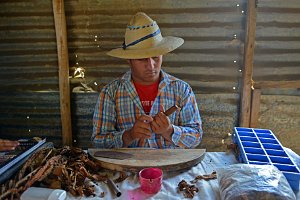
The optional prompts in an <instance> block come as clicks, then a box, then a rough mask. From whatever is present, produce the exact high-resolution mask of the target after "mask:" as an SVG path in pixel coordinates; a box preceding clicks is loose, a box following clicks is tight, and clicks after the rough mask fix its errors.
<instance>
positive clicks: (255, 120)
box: [250, 89, 261, 128]
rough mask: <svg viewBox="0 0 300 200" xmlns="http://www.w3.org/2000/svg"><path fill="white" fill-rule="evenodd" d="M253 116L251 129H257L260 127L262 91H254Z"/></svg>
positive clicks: (251, 116) (252, 99) (251, 117)
mask: <svg viewBox="0 0 300 200" xmlns="http://www.w3.org/2000/svg"><path fill="white" fill-rule="evenodd" d="M251 97H252V98H251V115H250V127H251V128H257V127H258V118H259V111H260V97H261V90H260V89H255V90H252V96H251Z"/></svg>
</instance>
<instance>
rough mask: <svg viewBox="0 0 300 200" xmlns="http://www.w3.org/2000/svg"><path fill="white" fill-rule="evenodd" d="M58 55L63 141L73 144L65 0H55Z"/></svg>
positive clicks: (53, 3)
mask: <svg viewBox="0 0 300 200" xmlns="http://www.w3.org/2000/svg"><path fill="white" fill-rule="evenodd" d="M52 5H53V14H54V22H55V32H56V43H57V55H58V65H59V93H60V114H61V123H62V143H63V145H69V146H72V124H71V109H70V84H69V56H68V44H67V26H66V16H65V9H64V1H63V0H53V1H52Z"/></svg>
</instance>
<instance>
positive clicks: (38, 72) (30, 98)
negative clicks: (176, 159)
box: [0, 0, 300, 151]
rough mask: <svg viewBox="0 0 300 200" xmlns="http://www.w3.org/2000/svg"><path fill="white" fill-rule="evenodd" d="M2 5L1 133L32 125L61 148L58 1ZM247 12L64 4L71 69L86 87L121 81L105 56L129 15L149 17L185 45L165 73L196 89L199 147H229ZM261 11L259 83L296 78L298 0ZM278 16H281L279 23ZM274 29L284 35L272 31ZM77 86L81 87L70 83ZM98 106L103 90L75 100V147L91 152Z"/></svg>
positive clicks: (197, 5) (194, 1)
mask: <svg viewBox="0 0 300 200" xmlns="http://www.w3.org/2000/svg"><path fill="white" fill-rule="evenodd" d="M0 4H1V7H2V8H4V9H1V11H0V15H1V19H0V36H1V37H0V41H1V42H0V46H1V48H0V55H1V56H0V69H1V72H0V77H1V80H0V81H1V84H0V87H1V90H2V91H3V92H2V93H1V94H0V95H1V98H2V100H1V106H0V109H1V111H0V116H1V119H3V120H1V122H0V123H1V129H0V130H1V135H5V136H10V135H11V134H10V133H13V134H14V135H15V136H16V137H17V136H24V135H28V134H29V133H28V132H29V131H28V130H29V128H31V129H30V130H31V134H32V135H34V134H42V135H44V136H47V137H49V139H51V140H53V141H56V144H60V143H59V142H60V141H59V139H60V137H61V127H60V126H61V124H60V112H59V94H58V67H57V55H56V40H55V29H54V20H53V14H52V2H51V1H50V0H48V1H45V0H40V1H25V0H23V1H22V0H18V1H1V2H0ZM287 5H288V7H287ZM246 6H247V4H246V0H201V1H200V0H190V1H179V0H166V1H158V0H153V1H146V0H139V1H137V0H132V1H126V0H114V1H109V0H101V1H100V0H98V1H96V0H76V1H75V0H65V11H66V18H67V26H68V27H67V30H68V47H69V58H70V67H73V66H75V65H76V62H77V63H78V65H79V66H82V67H84V68H85V70H86V71H85V76H86V83H88V84H89V85H90V86H91V87H93V88H94V89H96V86H95V85H94V83H95V82H96V83H97V84H98V86H99V87H98V90H99V89H100V88H101V87H102V86H103V85H104V84H106V83H107V82H109V81H110V80H112V79H114V78H116V77H118V76H120V75H121V74H123V73H124V72H125V71H127V70H128V66H127V64H126V62H125V61H124V60H121V59H116V58H111V57H109V56H107V55H106V54H105V52H106V51H107V50H110V49H112V48H115V47H117V46H119V45H121V43H122V42H123V37H124V32H125V27H126V24H127V22H128V21H129V19H130V17H131V16H132V15H133V14H135V13H136V12H138V11H143V12H146V13H147V14H148V15H149V16H150V17H152V18H153V19H154V20H156V21H157V22H158V24H159V26H160V28H161V31H162V34H163V35H166V36H167V35H173V36H179V37H183V38H184V39H185V43H184V45H183V46H182V47H180V48H179V49H177V50H175V51H174V52H173V53H171V54H168V55H167V56H165V57H164V63H163V69H164V70H165V71H167V72H169V73H171V74H173V75H175V76H177V77H178V78H181V79H183V80H185V81H186V82H188V83H190V85H191V86H192V87H193V89H194V91H195V93H196V96H197V100H198V104H199V108H200V110H201V115H202V119H203V128H204V132H205V137H204V141H203V142H202V147H205V148H207V149H208V150H211V151H213V150H224V145H222V143H221V140H222V138H223V137H224V135H225V134H227V133H228V132H231V130H232V128H233V127H234V126H236V125H237V124H238V123H237V122H238V107H239V91H240V87H241V86H240V82H241V80H240V79H241V75H242V73H241V70H242V66H243V50H244V49H243V48H244V47H243V44H244V39H245V38H244V37H245V27H246V25H245V23H246V10H247V9H246ZM258 6H259V9H258V11H259V13H258V20H257V21H258V24H257V43H256V45H257V48H256V49H255V56H254V57H255V62H254V68H255V69H254V78H255V80H274V76H273V75H274V74H275V76H276V77H278V78H280V76H281V77H285V79H284V80H296V79H297V80H299V78H297V75H299V56H298V57H296V56H295V54H297V53H298V55H299V45H298V48H297V44H296V43H297V42H298V44H299V21H297V19H299V14H297V13H299V12H298V11H299V9H300V6H299V3H298V2H297V1H296V0H294V1H291V0H288V1H285V3H282V2H281V1H271V0H268V1H266V0H265V1H259V2H258ZM281 9H283V11H282V10H281ZM274 11H276V12H275V14H277V13H279V14H281V15H280V17H279V18H276V16H275V14H274ZM272 15H273V16H274V19H273V20H272ZM266 16H267V17H266ZM297 16H298V18H297ZM291 19H292V20H294V21H293V22H290V20H291ZM277 26H279V28H281V29H282V31H281V32H274V30H277V29H278V28H275V27H277ZM264 28H266V29H267V31H266V30H263V29H264ZM290 28H291V29H293V31H292V30H290ZM272 30H273V31H272ZM284 30H286V31H284ZM278 39H279V40H278ZM289 44H291V45H289ZM282 55H285V56H282ZM273 56H276V59H275V60H274V57H273ZM286 56H288V57H286ZM283 62H285V64H283ZM297 63H298V64H297ZM273 66H274V67H276V70H273V69H274V68H273ZM258 70H260V72H259V71H258ZM297 70H298V71H297ZM295 72H296V73H295ZM298 77H299V76H298ZM280 80H281V79H280ZM73 81H74V80H72V82H73ZM75 86H78V84H72V85H71V87H72V88H73V87H75ZM25 91H32V92H30V93H25ZM37 91H44V92H37ZM12 92H14V93H12ZM267 92H269V91H267ZM297 92H298V91H297V90H289V91H288V92H286V91H280V92H279V93H278V94H279V95H280V94H283V95H289V94H293V95H298V93H297ZM48 96H49V98H48ZM284 97H286V98H288V96H284ZM263 98H265V97H263ZM96 99H97V93H73V94H72V105H71V107H72V108H71V109H72V123H73V137H74V140H76V143H75V145H79V146H83V147H87V146H89V145H90V144H89V141H88V139H89V137H90V134H91V129H92V121H91V120H92V113H93V109H94V105H95V102H96ZM295 100H296V102H294V101H293V102H294V104H295V105H299V101H298V103H297V99H295ZM263 104H264V102H263ZM20 108H21V109H20ZM262 109H263V106H262ZM28 113H29V114H30V117H29V119H28V118H27V116H28ZM291 114H292V113H291ZM298 114H299V112H298ZM6 115H8V116H10V117H9V118H8V119H7V118H6ZM273 117H274V116H268V118H273ZM40 119H41V120H40ZM43 119H44V120H43ZM50 122H51V123H50ZM262 125H265V124H262ZM47 127H48V129H47ZM33 130H36V131H33ZM298 130H299V129H298ZM298 133H299V132H298Z"/></svg>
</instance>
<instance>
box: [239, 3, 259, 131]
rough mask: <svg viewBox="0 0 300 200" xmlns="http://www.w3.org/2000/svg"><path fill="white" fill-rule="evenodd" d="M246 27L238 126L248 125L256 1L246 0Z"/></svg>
mask: <svg viewBox="0 0 300 200" xmlns="http://www.w3.org/2000/svg"><path fill="white" fill-rule="evenodd" d="M247 7H248V8H247V29H246V31H247V32H246V39H245V40H246V41H245V48H244V70H243V84H242V91H241V92H242V93H241V102H240V126H242V127H249V126H250V109H251V108H250V106H251V105H250V104H251V80H252V74H253V55H254V47H255V31H256V1H255V0H248V6H247Z"/></svg>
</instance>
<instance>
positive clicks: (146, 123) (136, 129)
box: [123, 115, 153, 146]
mask: <svg viewBox="0 0 300 200" xmlns="http://www.w3.org/2000/svg"><path fill="white" fill-rule="evenodd" d="M152 121H153V118H152V117H151V116H149V115H142V116H140V117H139V118H138V119H137V120H136V121H135V123H134V125H133V127H132V128H131V129H129V130H127V131H125V132H124V135H123V142H124V145H123V146H129V145H130V144H131V143H132V142H133V141H134V140H135V139H147V138H151V133H152V132H151V126H150V123H151V122H152Z"/></svg>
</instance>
